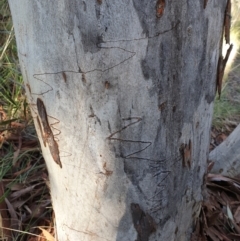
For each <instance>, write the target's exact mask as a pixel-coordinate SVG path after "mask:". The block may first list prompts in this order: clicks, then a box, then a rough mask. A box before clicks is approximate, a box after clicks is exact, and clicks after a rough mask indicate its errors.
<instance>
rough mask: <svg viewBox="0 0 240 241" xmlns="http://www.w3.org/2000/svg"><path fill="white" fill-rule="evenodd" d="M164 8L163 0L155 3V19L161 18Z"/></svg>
mask: <svg viewBox="0 0 240 241" xmlns="http://www.w3.org/2000/svg"><path fill="white" fill-rule="evenodd" d="M164 8H165V0H158V1H157V6H156V10H157V17H158V18H161V17H162V15H163V13H164Z"/></svg>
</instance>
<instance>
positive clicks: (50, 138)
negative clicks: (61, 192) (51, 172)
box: [37, 98, 62, 168]
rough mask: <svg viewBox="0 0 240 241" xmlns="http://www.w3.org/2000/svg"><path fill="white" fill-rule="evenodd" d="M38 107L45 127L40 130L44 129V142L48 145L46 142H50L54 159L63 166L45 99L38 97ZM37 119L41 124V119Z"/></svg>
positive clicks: (49, 145)
mask: <svg viewBox="0 0 240 241" xmlns="http://www.w3.org/2000/svg"><path fill="white" fill-rule="evenodd" d="M37 109H38V114H39V117H40V119H41V122H42V127H43V128H41V127H40V131H41V129H42V133H41V135H42V137H43V143H44V145H46V143H47V144H48V147H49V150H50V153H51V155H52V158H53V160H54V161H55V162H56V163H57V164H58V165H59V166H60V167H61V168H62V163H61V161H60V157H59V149H58V144H57V142H56V141H55V139H54V135H53V133H52V130H51V128H50V126H49V123H48V118H47V111H46V108H45V106H44V103H43V101H42V100H41V99H40V98H37ZM37 120H38V123H39V124H40V121H39V119H37ZM40 126H41V124H40Z"/></svg>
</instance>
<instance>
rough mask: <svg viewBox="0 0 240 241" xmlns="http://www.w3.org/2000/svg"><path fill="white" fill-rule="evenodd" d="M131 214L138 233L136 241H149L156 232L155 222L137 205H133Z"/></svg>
mask: <svg viewBox="0 0 240 241" xmlns="http://www.w3.org/2000/svg"><path fill="white" fill-rule="evenodd" d="M131 212H132V219H133V224H134V227H135V229H136V231H137V233H138V237H137V240H136V241H148V240H149V236H150V235H151V234H152V233H154V232H155V231H156V223H155V221H154V220H153V218H152V217H151V216H150V215H149V214H148V213H144V212H143V210H142V209H141V208H140V206H139V205H138V204H137V203H131Z"/></svg>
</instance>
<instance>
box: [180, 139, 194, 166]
mask: <svg viewBox="0 0 240 241" xmlns="http://www.w3.org/2000/svg"><path fill="white" fill-rule="evenodd" d="M179 150H180V152H181V154H182V165H183V167H188V168H189V169H190V168H191V165H192V141H191V140H190V139H189V142H188V144H184V143H183V144H182V145H181V147H180V149H179Z"/></svg>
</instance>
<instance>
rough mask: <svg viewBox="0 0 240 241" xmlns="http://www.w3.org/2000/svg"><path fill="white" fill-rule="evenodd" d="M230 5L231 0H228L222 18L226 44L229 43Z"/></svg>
mask: <svg viewBox="0 0 240 241" xmlns="http://www.w3.org/2000/svg"><path fill="white" fill-rule="evenodd" d="M231 5H232V4H231V0H228V2H227V6H226V10H225V18H224V32H225V40H226V44H230V28H231Z"/></svg>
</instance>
